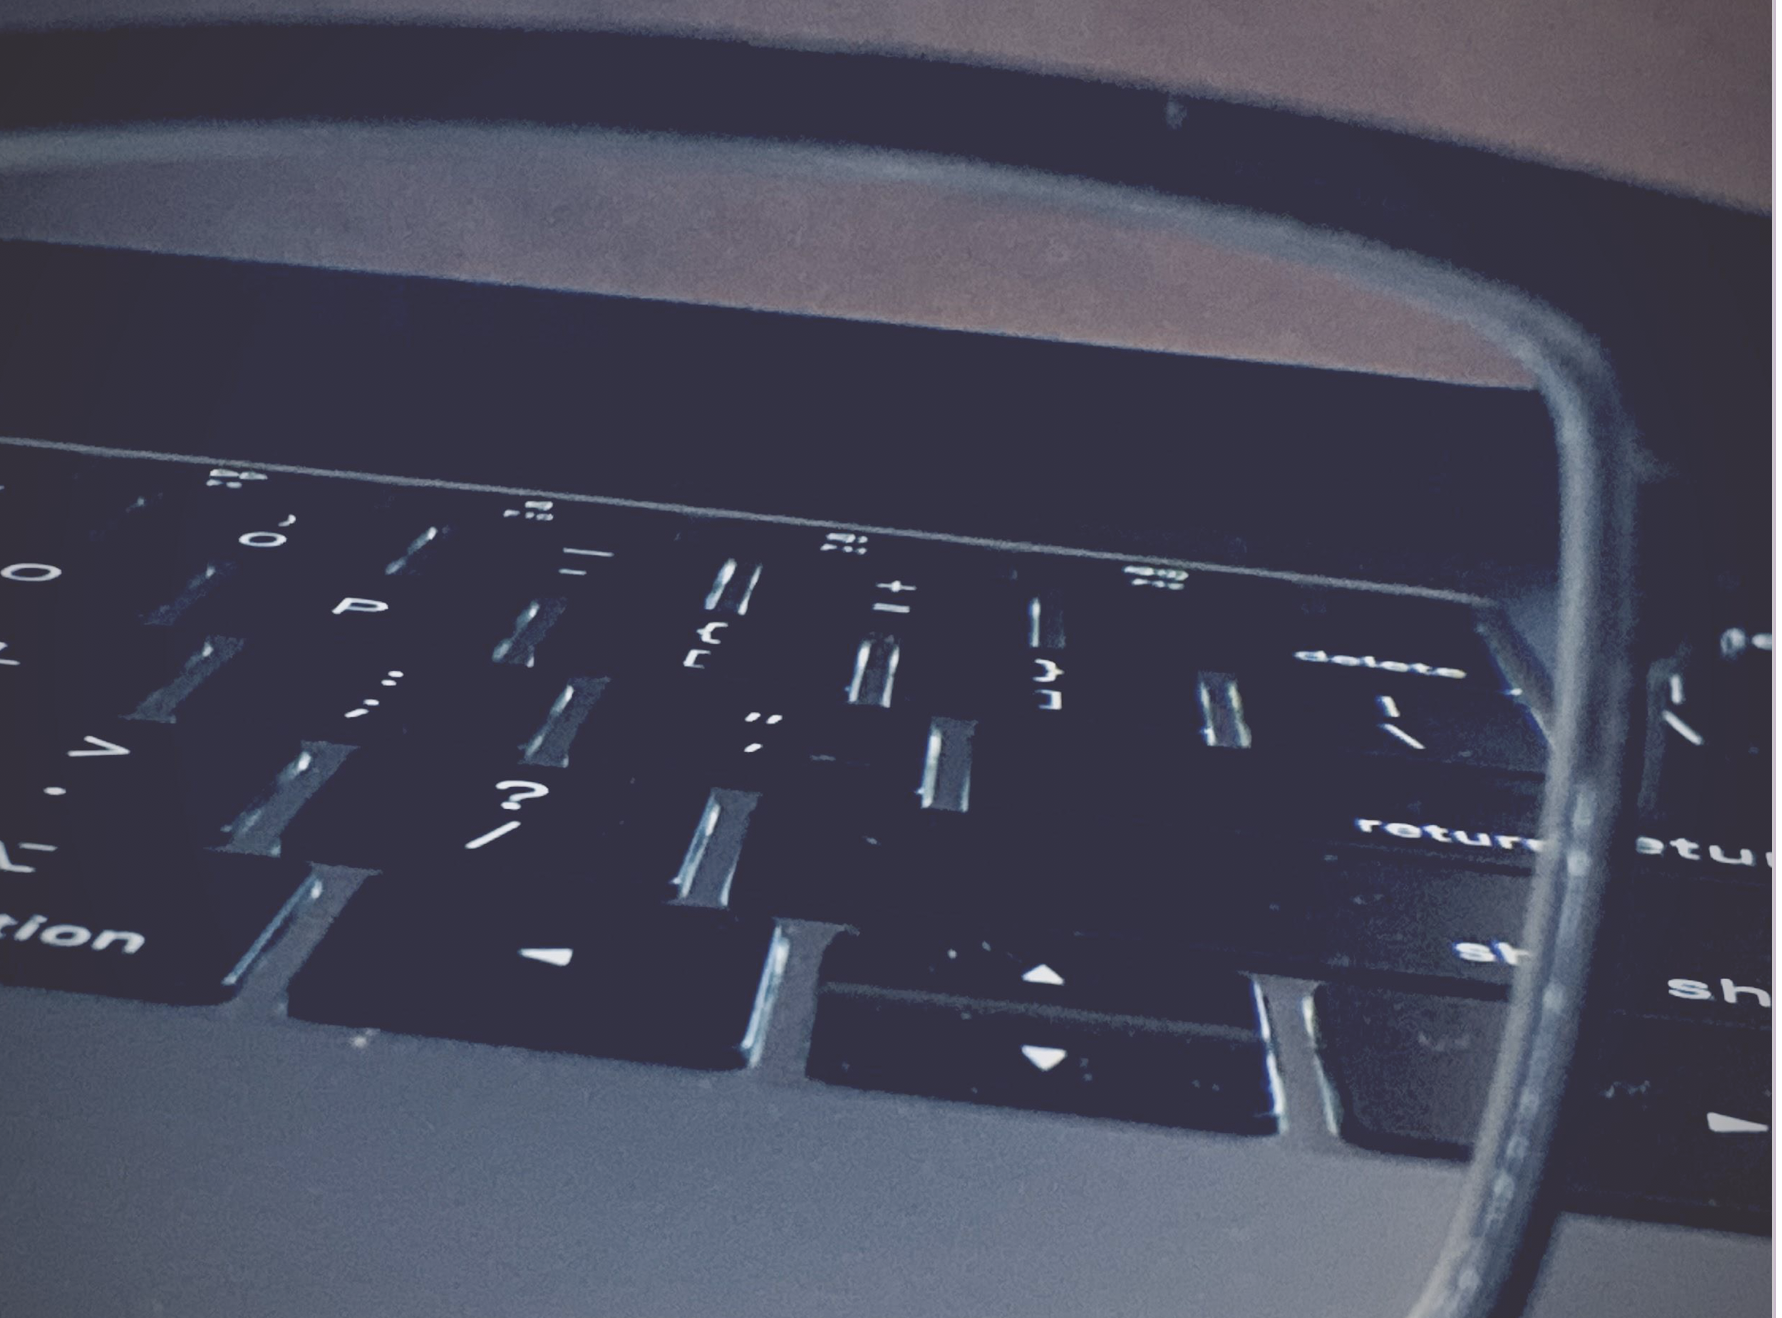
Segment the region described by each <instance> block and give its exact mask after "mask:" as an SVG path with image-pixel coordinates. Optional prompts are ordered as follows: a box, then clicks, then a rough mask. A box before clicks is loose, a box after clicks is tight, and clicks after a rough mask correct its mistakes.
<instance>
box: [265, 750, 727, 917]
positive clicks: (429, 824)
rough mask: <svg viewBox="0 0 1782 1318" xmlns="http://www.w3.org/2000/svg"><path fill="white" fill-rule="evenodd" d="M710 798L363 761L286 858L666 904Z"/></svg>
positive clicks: (367, 756)
mask: <svg viewBox="0 0 1782 1318" xmlns="http://www.w3.org/2000/svg"><path fill="white" fill-rule="evenodd" d="M708 796H709V789H708V788H707V787H706V786H705V785H704V784H702V783H698V782H687V781H684V780H674V779H667V780H654V779H652V780H633V779H631V778H629V777H627V776H624V775H622V774H616V773H606V774H603V773H576V772H574V771H565V770H561V769H552V768H549V767H546V766H517V767H510V766H509V765H508V764H507V763H506V762H505V761H498V762H494V763H490V764H486V765H484V766H483V767H481V768H480V769H479V768H478V767H477V765H476V764H475V762H469V763H467V762H465V761H464V760H463V759H461V758H453V757H449V756H447V757H441V756H438V755H436V754H428V753H415V754H410V753H407V752H406V751H383V750H379V749H376V748H372V749H368V750H365V751H361V752H357V753H355V754H354V755H353V756H352V758H351V759H349V760H348V761H347V763H346V764H345V765H344V766H343V767H342V768H341V769H340V771H339V772H338V773H337V774H336V775H334V777H333V778H331V779H330V780H329V781H328V783H327V784H326V785H325V787H324V789H323V790H322V791H321V792H319V793H318V794H317V795H316V798H315V800H314V801H312V802H310V803H308V804H307V805H305V806H304V808H303V809H302V810H301V811H299V812H298V813H297V815H296V817H295V818H294V819H293V820H292V821H291V822H290V823H289V824H288V825H286V826H285V828H284V829H283V832H282V835H281V840H280V843H279V850H280V854H281V855H285V856H297V857H301V858H303V859H305V860H310V861H315V862H318V863H328V864H339V865H353V866H359V867H363V868H367V869H393V868H402V869H407V870H413V871H416V872H419V871H420V870H422V869H429V870H437V871H440V872H442V873H450V874H507V873H516V874H525V875H532V876H552V877H555V878H557V879H560V880H561V881H563V882H565V883H577V884H587V885H590V886H591V888H592V890H594V891H597V892H598V893H599V894H601V896H602V897H603V898H604V899H606V900H611V901H617V902H631V901H643V902H651V901H661V900H665V899H666V898H668V897H670V896H673V895H674V893H675V891H676V889H675V883H676V879H677V876H678V874H679V872H680V869H681V867H682V863H683V860H684V858H685V856H686V854H687V850H688V847H689V845H690V843H691V842H692V840H693V837H694V833H695V830H696V829H697V828H698V826H699V823H700V820H701V818H702V816H703V814H704V811H705V807H706V804H707V799H708Z"/></svg>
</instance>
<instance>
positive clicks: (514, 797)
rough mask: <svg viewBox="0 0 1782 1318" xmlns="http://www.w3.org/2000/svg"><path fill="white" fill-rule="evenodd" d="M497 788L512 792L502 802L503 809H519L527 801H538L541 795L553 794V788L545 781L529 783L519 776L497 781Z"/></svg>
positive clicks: (499, 790) (500, 790) (497, 789)
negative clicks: (546, 784) (547, 785)
mask: <svg viewBox="0 0 1782 1318" xmlns="http://www.w3.org/2000/svg"><path fill="white" fill-rule="evenodd" d="M495 790H496V791H498V792H509V793H511V795H509V797H508V798H507V800H505V801H503V802H502V803H501V808H502V809H503V810H518V809H519V808H520V806H521V805H522V804H524V803H525V802H527V801H536V800H537V799H538V798H539V797H541V796H549V795H550V794H551V789H550V788H548V787H546V786H545V785H544V784H543V783H529V782H526V781H525V780H524V779H518V778H510V779H508V780H507V781H506V782H500V783H496V784H495Z"/></svg>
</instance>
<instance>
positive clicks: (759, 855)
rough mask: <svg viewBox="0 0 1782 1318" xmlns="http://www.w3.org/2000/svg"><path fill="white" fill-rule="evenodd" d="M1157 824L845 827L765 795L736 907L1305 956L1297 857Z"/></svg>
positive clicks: (952, 818)
mask: <svg viewBox="0 0 1782 1318" xmlns="http://www.w3.org/2000/svg"><path fill="white" fill-rule="evenodd" d="M1154 825H1155V821H1154V820H1151V819H1149V818H1146V819H1137V820H1134V819H1117V818H1105V819H1101V820H1098V821H1096V827H1093V828H1088V829H1085V828H1082V827H1079V826H1078V825H1077V824H1076V823H1075V822H1073V821H1068V820H1051V821H1046V820H1036V821H1033V822H1032V823H1031V825H1030V826H1029V827H1027V828H1025V829H1024V830H1021V831H1015V830H1010V829H1006V828H997V827H993V826H990V825H988V824H987V823H986V821H985V820H983V819H982V818H980V817H978V816H977V815H976V814H975V813H974V812H966V813H963V814H959V813H953V812H943V811H936V810H927V811H925V810H920V809H917V810H913V811H911V812H909V813H908V814H906V815H903V816H902V817H901V818H890V817H886V816H879V817H877V818H864V817H860V816H857V815H856V816H853V817H850V815H849V813H848V812H846V811H831V812H825V811H823V810H821V809H817V808H814V807H813V806H812V805H811V804H810V803H807V802H800V801H797V800H787V799H784V798H780V799H776V798H775V797H773V796H772V795H771V794H770V795H769V796H767V797H766V798H765V799H764V800H763V801H762V803H761V805H760V807H759V808H758V809H757V810H756V812H755V815H754V817H753V818H752V819H751V821H750V824H749V832H748V837H747V839H746V840H745V841H744V843H743V847H742V856H741V860H740V863H739V864H738V867H737V870H736V877H735V885H734V890H733V893H732V901H733V902H734V903H735V904H736V905H737V906H738V908H739V909H750V910H759V911H765V912H770V913H772V914H775V915H782V916H796V917H802V918H806V919H818V920H834V921H838V922H841V923H846V924H853V925H856V926H859V927H861V928H863V929H875V930H876V929H887V928H903V929H907V928H910V927H912V926H914V927H924V926H925V927H928V928H933V927H935V925H936V924H937V923H938V924H940V925H941V926H942V927H947V928H973V927H978V928H984V927H988V928H995V927H999V926H1009V925H1017V926H1021V927H1032V928H1036V929H1043V930H1050V931H1059V932H1066V933H1095V934H1106V935H1113V936H1123V937H1134V938H1164V937H1167V938H1169V939H1172V940H1175V941H1177V942H1178V943H1179V944H1180V945H1182V946H1185V947H1194V948H1196V949H1202V950H1218V951H1231V952H1240V951H1265V952H1267V953H1268V954H1270V955H1271V956H1278V957H1285V956H1290V955H1303V948H1302V946H1301V944H1302V943H1303V942H1304V939H1305V936H1306V930H1305V926H1304V910H1305V904H1304V897H1303V892H1302V888H1303V884H1304V880H1305V875H1306V871H1307V861H1306V858H1305V856H1304V855H1303V854H1297V855H1295V854H1293V853H1291V852H1289V851H1287V850H1286V849H1283V848H1281V847H1279V846H1273V845H1268V844H1264V843H1261V842H1258V843H1256V844H1255V845H1254V846H1251V847H1248V848H1246V849H1243V850H1242V851H1241V852H1230V851H1226V852H1221V853H1217V854H1208V855H1205V856H1199V855H1196V854H1194V853H1193V852H1192V851H1187V850H1184V848H1183V847H1182V846H1181V845H1180V841H1179V838H1178V836H1177V835H1175V834H1173V833H1172V832H1171V831H1169V830H1168V829H1167V828H1166V829H1159V828H1157V827H1155V826H1154Z"/></svg>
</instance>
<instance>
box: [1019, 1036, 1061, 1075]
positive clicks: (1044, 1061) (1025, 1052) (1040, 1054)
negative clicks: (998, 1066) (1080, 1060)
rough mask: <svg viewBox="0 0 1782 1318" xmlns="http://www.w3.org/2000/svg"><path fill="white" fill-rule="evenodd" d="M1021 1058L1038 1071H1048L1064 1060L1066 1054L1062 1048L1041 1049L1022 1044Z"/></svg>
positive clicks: (1034, 1045) (1036, 1046)
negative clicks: (1037, 1068)
mask: <svg viewBox="0 0 1782 1318" xmlns="http://www.w3.org/2000/svg"><path fill="white" fill-rule="evenodd" d="M1021 1056H1023V1057H1025V1058H1026V1059H1027V1060H1028V1061H1030V1062H1032V1063H1033V1064H1034V1065H1035V1066H1037V1067H1039V1069H1040V1070H1042V1071H1050V1070H1051V1069H1052V1068H1053V1067H1054V1066H1057V1065H1058V1063H1060V1062H1062V1061H1063V1060H1064V1059H1065V1057H1066V1053H1065V1051H1064V1049H1062V1048H1042V1047H1040V1046H1039V1045H1038V1044H1032V1043H1024V1044H1022V1045H1021Z"/></svg>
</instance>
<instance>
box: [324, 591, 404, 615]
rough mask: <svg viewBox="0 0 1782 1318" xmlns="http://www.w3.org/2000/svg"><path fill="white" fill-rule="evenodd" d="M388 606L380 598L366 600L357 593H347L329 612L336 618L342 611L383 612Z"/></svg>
mask: <svg viewBox="0 0 1782 1318" xmlns="http://www.w3.org/2000/svg"><path fill="white" fill-rule="evenodd" d="M389 607H390V606H389V605H388V604H385V603H384V602H383V601H382V600H366V599H360V598H359V597H358V596H357V595H348V596H347V597H346V598H345V599H343V600H341V602H340V603H338V604H336V605H335V606H334V608H333V609H332V610H330V612H332V613H333V614H334V616H335V617H337V618H338V617H339V616H340V615H341V614H343V613H383V612H385V611H386V610H387V609H389Z"/></svg>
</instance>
